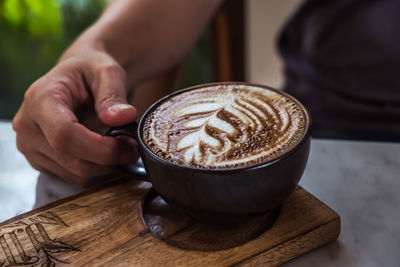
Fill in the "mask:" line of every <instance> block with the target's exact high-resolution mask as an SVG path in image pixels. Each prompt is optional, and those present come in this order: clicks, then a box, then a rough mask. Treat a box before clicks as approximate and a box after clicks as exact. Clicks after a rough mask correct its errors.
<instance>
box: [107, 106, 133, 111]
mask: <svg viewBox="0 0 400 267" xmlns="http://www.w3.org/2000/svg"><path fill="white" fill-rule="evenodd" d="M132 108H133V106H131V105H129V104H114V105H112V106H111V107H109V108H108V109H109V110H110V111H111V112H113V113H117V112H120V111H122V110H128V109H132Z"/></svg>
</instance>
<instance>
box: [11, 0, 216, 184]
mask: <svg viewBox="0 0 400 267" xmlns="http://www.w3.org/2000/svg"><path fill="white" fill-rule="evenodd" d="M221 2H222V0H191V1H187V0H163V1H161V0H160V1H155V0H154V1H148V0H114V1H111V2H110V4H109V5H108V7H107V8H106V10H105V11H104V13H103V14H102V16H101V17H100V18H99V19H98V21H97V22H95V23H94V24H93V25H92V26H91V27H89V28H88V29H87V30H86V31H85V32H84V33H83V34H81V36H80V37H79V38H78V39H77V40H76V41H75V42H74V43H73V44H72V45H71V46H70V47H69V48H68V49H67V50H66V51H65V53H64V54H63V55H62V56H61V58H60V59H59V61H58V63H57V64H56V65H55V66H54V67H53V68H52V69H51V70H50V71H49V72H48V73H47V74H45V75H44V76H43V77H41V78H40V79H39V80H37V81H36V82H34V83H33V84H32V85H31V86H30V87H29V88H28V90H27V92H26V93H25V98H24V102H23V103H22V105H21V107H20V109H19V111H18V113H17V114H16V116H15V118H14V120H13V128H14V130H15V131H16V133H17V147H18V149H19V150H20V151H21V152H22V153H23V154H24V155H25V157H26V158H27V160H28V161H29V162H30V164H31V165H32V166H33V167H34V168H36V169H38V170H40V171H43V172H49V173H53V174H56V175H58V176H60V177H61V178H64V179H66V180H68V181H70V182H72V183H74V184H77V185H80V186H87V185H90V184H93V183H97V182H100V181H101V178H99V177H105V176H107V175H109V174H110V173H113V172H114V171H115V168H114V166H115V165H119V164H125V163H129V162H132V161H134V160H135V159H136V158H137V157H136V153H137V152H136V150H135V146H136V144H135V142H134V141H131V140H129V141H121V140H118V139H115V138H112V137H105V136H102V135H100V134H98V133H97V132H96V131H94V130H93V128H91V127H87V125H85V124H84V123H83V117H85V116H83V115H85V114H87V113H90V112H91V111H95V115H96V116H94V117H93V118H92V119H91V120H94V119H95V118H96V117H97V118H98V119H99V122H101V123H102V124H105V125H107V126H118V125H122V124H126V123H130V122H132V121H133V120H134V119H135V117H136V110H135V108H134V107H132V106H131V105H129V104H128V103H127V97H126V96H127V91H128V88H131V87H132V86H134V85H135V84H137V83H139V82H141V81H143V80H145V79H148V78H149V77H152V76H153V75H156V74H158V73H160V72H162V71H164V70H166V69H168V68H169V67H171V66H173V65H174V64H176V63H177V62H179V60H180V59H181V58H183V57H184V56H185V55H186V54H187V53H188V51H190V49H191V48H192V46H193V45H194V43H195V41H196V39H197V38H198V36H199V35H200V34H201V32H202V30H203V29H204V27H205V25H206V24H207V22H208V21H209V19H210V18H211V16H212V14H213V13H214V11H215V10H216V9H217V7H218V6H219V4H220V3H221ZM92 113H93V112H92Z"/></svg>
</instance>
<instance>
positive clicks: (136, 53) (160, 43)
mask: <svg viewBox="0 0 400 267" xmlns="http://www.w3.org/2000/svg"><path fill="white" fill-rule="evenodd" d="M221 2H222V0H190V1H188V0H158V1H157V0H114V1H111V2H110V4H109V6H108V7H107V9H106V10H105V11H104V13H103V15H102V16H101V17H100V19H99V20H98V21H97V22H96V23H95V24H94V25H93V26H91V27H90V28H89V29H88V30H87V31H86V32H85V33H83V34H82V35H81V36H80V37H79V38H78V40H77V41H76V42H75V43H74V44H73V45H72V47H71V48H70V50H71V49H72V48H74V47H77V46H81V45H82V44H87V43H90V44H91V45H93V46H97V47H98V48H100V49H105V50H106V51H107V52H108V53H109V54H110V55H111V56H112V57H114V59H116V61H117V62H118V63H119V64H120V65H121V66H122V67H123V68H124V69H125V71H126V72H127V74H128V75H127V77H128V81H127V82H128V86H132V85H134V84H136V83H138V82H140V81H142V80H144V79H146V78H148V77H151V76H153V75H155V74H157V73H159V72H161V71H163V70H165V69H167V68H168V67H171V66H173V65H174V64H176V63H177V62H179V61H180V60H181V59H182V57H184V56H185V55H186V54H187V53H188V52H189V51H190V49H191V48H192V46H193V45H194V43H195V41H196V39H197V38H198V36H199V35H200V34H201V32H202V31H203V29H204V27H205V26H206V24H207V22H208V21H209V19H210V17H211V16H212V15H213V13H214V11H215V10H216V8H217V7H218V6H219V4H220V3H221ZM67 55H68V51H67V52H66V54H65V55H64V57H67Z"/></svg>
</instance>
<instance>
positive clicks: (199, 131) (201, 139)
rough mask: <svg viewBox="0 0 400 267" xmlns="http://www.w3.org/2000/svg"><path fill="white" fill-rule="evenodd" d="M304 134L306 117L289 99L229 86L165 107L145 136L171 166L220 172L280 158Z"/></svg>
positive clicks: (152, 116)
mask: <svg viewBox="0 0 400 267" xmlns="http://www.w3.org/2000/svg"><path fill="white" fill-rule="evenodd" d="M303 128H304V114H303V112H302V111H301V110H300V109H299V107H298V106H297V105H296V103H294V102H293V101H289V99H288V98H286V97H284V96H282V95H280V94H278V93H276V92H274V91H272V90H267V89H264V88H258V87H251V86H244V85H236V86H233V85H227V86H218V87H216V86H215V87H206V88H202V89H197V90H193V91H187V92H184V93H182V94H178V95H176V96H174V97H172V98H171V99H168V101H165V102H163V103H162V104H161V105H160V106H158V107H157V108H156V109H155V110H154V111H153V112H152V113H151V114H150V115H149V116H148V117H147V118H146V121H145V126H144V135H143V136H144V139H145V141H146V145H147V146H148V147H149V148H150V149H151V150H153V152H155V153H156V154H158V155H159V156H161V157H163V158H165V159H167V160H170V161H172V162H176V163H179V164H184V165H195V166H198V167H205V168H219V167H237V166H242V165H246V164H250V163H251V164H253V163H254V164H257V163H259V162H260V161H265V160H269V159H271V158H273V157H276V155H277V153H283V152H284V150H285V149H288V147H290V144H292V143H294V142H296V141H297V140H298V139H299V138H300V136H301V135H302V133H303V132H302V131H299V129H303ZM282 151H283V152H282Z"/></svg>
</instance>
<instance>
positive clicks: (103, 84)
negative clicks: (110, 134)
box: [92, 64, 137, 126]
mask: <svg viewBox="0 0 400 267" xmlns="http://www.w3.org/2000/svg"><path fill="white" fill-rule="evenodd" d="M125 76H126V74H125V71H124V70H123V69H122V68H121V67H120V66H119V65H118V64H108V65H106V66H105V67H103V68H100V69H99V70H98V71H97V73H95V77H94V80H95V81H96V82H95V84H94V86H93V87H92V91H93V97H94V101H95V108H96V112H97V115H98V116H99V118H100V120H101V121H102V122H103V123H104V124H106V125H107V126H120V125H123V124H127V123H131V122H132V121H134V120H135V118H136V116H137V111H136V109H135V108H134V107H133V106H131V105H129V104H128V102H127V92H126V91H127V90H126V82H125V80H126V77H125Z"/></svg>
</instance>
